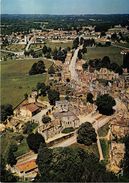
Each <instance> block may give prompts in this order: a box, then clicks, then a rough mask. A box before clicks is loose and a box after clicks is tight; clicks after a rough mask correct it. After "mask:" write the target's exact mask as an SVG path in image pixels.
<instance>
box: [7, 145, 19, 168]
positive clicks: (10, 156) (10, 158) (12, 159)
mask: <svg viewBox="0 0 129 183" xmlns="http://www.w3.org/2000/svg"><path fill="white" fill-rule="evenodd" d="M16 151H17V146H16V145H10V147H9V152H8V156H7V163H8V164H9V165H11V166H13V165H15V164H16V163H17V160H16V157H15V155H14V152H16Z"/></svg>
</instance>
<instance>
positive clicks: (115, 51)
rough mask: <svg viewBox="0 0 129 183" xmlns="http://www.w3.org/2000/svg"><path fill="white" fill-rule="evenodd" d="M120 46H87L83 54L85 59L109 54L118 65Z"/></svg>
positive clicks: (119, 61) (120, 57)
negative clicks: (85, 52)
mask: <svg viewBox="0 0 129 183" xmlns="http://www.w3.org/2000/svg"><path fill="white" fill-rule="evenodd" d="M121 50H122V49H121V48H116V47H112V46H111V47H96V48H88V49H87V54H85V55H84V59H85V60H87V59H88V60H89V59H95V58H103V57H104V56H109V57H110V60H111V61H112V62H116V63H118V64H119V65H121V64H122V55H121V54H120V53H121Z"/></svg>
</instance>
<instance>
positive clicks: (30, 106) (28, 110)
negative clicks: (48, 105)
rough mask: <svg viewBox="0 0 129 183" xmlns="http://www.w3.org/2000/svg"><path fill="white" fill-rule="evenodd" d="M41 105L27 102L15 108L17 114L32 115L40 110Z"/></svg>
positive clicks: (22, 115)
mask: <svg viewBox="0 0 129 183" xmlns="http://www.w3.org/2000/svg"><path fill="white" fill-rule="evenodd" d="M40 110H41V107H38V106H37V105H36V104H35V103H27V104H24V105H20V106H19V107H18V108H17V109H15V111H14V114H15V115H16V116H21V117H30V118H31V117H32V116H34V115H35V114H37V113H38V112H40Z"/></svg>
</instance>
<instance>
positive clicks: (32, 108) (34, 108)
mask: <svg viewBox="0 0 129 183" xmlns="http://www.w3.org/2000/svg"><path fill="white" fill-rule="evenodd" d="M22 108H24V109H26V110H29V111H31V112H35V111H37V110H38V109H39V107H38V106H37V105H35V104H34V103H31V104H25V105H23V106H22Z"/></svg>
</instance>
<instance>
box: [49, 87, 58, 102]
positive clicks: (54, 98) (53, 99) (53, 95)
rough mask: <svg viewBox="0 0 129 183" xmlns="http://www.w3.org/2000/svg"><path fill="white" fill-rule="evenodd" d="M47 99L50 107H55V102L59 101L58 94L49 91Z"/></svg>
mask: <svg viewBox="0 0 129 183" xmlns="http://www.w3.org/2000/svg"><path fill="white" fill-rule="evenodd" d="M48 99H49V102H50V104H51V105H55V102H56V101H59V100H60V93H59V92H58V91H56V90H49V91H48Z"/></svg>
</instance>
